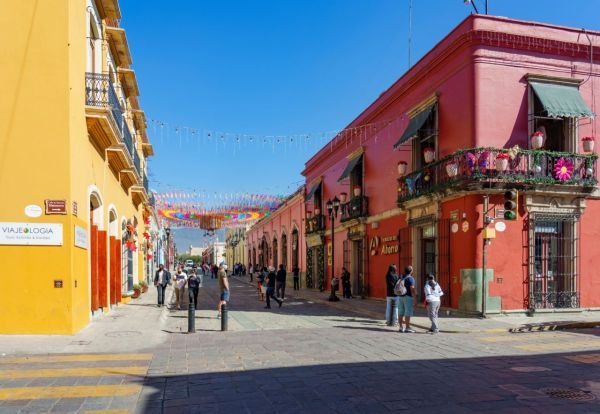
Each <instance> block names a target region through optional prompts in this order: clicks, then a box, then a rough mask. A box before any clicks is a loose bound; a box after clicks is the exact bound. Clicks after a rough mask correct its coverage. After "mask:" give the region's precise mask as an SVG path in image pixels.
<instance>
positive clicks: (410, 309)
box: [395, 266, 417, 333]
mask: <svg viewBox="0 0 600 414" xmlns="http://www.w3.org/2000/svg"><path fill="white" fill-rule="evenodd" d="M412 272H413V268H412V266H406V268H405V269H404V274H403V275H402V278H401V279H400V280H399V281H398V283H400V284H401V285H402V286H404V289H403V292H404V293H401V294H400V295H399V296H400V302H399V305H398V306H399V309H398V317H399V318H400V320H399V321H398V323H399V324H400V329H399V332H408V333H414V332H415V330H414V329H412V328H411V327H410V318H411V316H413V314H414V312H415V301H414V299H415V297H416V296H417V295H416V293H415V292H416V291H415V279H414V278H413V276H412ZM395 290H396V291H397V292H398V288H396V289H395ZM403 324H404V325H403Z"/></svg>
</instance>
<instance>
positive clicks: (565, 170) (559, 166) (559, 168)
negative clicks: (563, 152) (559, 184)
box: [554, 158, 573, 181]
mask: <svg viewBox="0 0 600 414" xmlns="http://www.w3.org/2000/svg"><path fill="white" fill-rule="evenodd" d="M572 175H573V162H571V160H569V159H566V158H559V159H558V161H556V163H555V164H554V176H555V177H556V179H557V180H560V181H568V180H570V179H571V176H572Z"/></svg>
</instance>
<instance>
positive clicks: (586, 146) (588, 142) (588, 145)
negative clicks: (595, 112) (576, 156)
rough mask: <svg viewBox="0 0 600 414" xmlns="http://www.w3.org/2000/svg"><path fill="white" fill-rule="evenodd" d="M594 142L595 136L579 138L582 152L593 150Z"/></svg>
mask: <svg viewBox="0 0 600 414" xmlns="http://www.w3.org/2000/svg"><path fill="white" fill-rule="evenodd" d="M595 142H596V138H594V137H591V136H590V137H583V138H581V143H582V144H583V151H584V152H594V143H595Z"/></svg>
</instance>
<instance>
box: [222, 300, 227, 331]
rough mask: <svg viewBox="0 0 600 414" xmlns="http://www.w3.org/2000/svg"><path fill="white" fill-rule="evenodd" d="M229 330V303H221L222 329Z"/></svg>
mask: <svg viewBox="0 0 600 414" xmlns="http://www.w3.org/2000/svg"><path fill="white" fill-rule="evenodd" d="M226 330H227V303H224V304H222V305H221V331H226Z"/></svg>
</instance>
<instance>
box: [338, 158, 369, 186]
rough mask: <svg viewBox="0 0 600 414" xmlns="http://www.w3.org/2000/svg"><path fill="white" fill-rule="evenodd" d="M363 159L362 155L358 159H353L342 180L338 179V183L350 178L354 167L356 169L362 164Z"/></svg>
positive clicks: (349, 162) (341, 177) (347, 166)
mask: <svg viewBox="0 0 600 414" xmlns="http://www.w3.org/2000/svg"><path fill="white" fill-rule="evenodd" d="M362 157H363V156H362V154H360V155H359V156H358V157H356V158H352V159H351V160H350V161H348V165H346V169H345V170H344V172H343V173H342V175H341V176H340V178H338V181H342V180H343V179H344V178H348V176H350V173H351V172H352V170H353V169H354V167H356V166H357V165H358V164H359V163H360V161H361V160H362Z"/></svg>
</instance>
